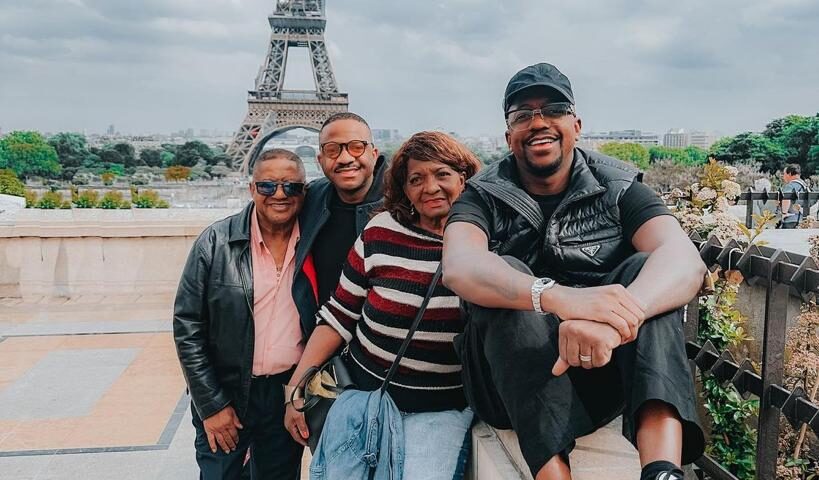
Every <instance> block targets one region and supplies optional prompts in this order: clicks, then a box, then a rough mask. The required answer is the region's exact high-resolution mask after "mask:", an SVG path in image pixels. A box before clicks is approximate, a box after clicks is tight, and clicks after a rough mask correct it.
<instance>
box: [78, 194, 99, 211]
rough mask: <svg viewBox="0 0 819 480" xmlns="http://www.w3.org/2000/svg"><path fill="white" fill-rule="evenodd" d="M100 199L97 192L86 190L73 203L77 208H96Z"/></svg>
mask: <svg viewBox="0 0 819 480" xmlns="http://www.w3.org/2000/svg"><path fill="white" fill-rule="evenodd" d="M99 198H100V194H99V192H97V191H96V190H85V191H83V192H80V193H78V194H77V195H76V197H75V198H74V200H73V203H74V206H75V207H77V208H96V207H97V204H98V203H99Z"/></svg>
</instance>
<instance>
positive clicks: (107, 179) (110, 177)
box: [100, 172, 117, 187]
mask: <svg viewBox="0 0 819 480" xmlns="http://www.w3.org/2000/svg"><path fill="white" fill-rule="evenodd" d="M100 178H102V183H103V185H106V186H109V187H110V186H111V185H113V184H114V179H116V178H117V176H116V174H114V172H105V173H103V174H102V175H100Z"/></svg>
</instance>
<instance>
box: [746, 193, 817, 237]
mask: <svg viewBox="0 0 819 480" xmlns="http://www.w3.org/2000/svg"><path fill="white" fill-rule="evenodd" d="M739 200H740V202H743V201H744V202H745V226H746V227H748V228H753V226H754V217H753V215H754V213H756V210H754V204H755V203H756V202H761V203H763V204H764V203H766V202H768V201H771V200H775V201H776V202H777V205H778V204H779V202H781V201H782V200H790V201H791V202H794V203H798V204H799V205H800V206H801V207H802V218H805V217H808V216H810V207H811V206H812V205H813V204H815V203H816V202H817V201H819V192H799V193H797V192H787V193H786V192H783V191H782V190H781V189H780V190H777V191H775V192H768V191H767V190H763V191H761V192H754V191H753V190H751V189H750V188H749V189H748V190H747V191H745V192H743V193H742V194H741V195H740V196H739ZM816 219H817V220H819V210H817V212H816Z"/></svg>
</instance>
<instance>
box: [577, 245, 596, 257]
mask: <svg viewBox="0 0 819 480" xmlns="http://www.w3.org/2000/svg"><path fill="white" fill-rule="evenodd" d="M580 250H583V253H585V254H586V255H588V256H590V257H593V256H595V255H597V252H599V251H600V245H589V246H588V247H583V248H581V249H580Z"/></svg>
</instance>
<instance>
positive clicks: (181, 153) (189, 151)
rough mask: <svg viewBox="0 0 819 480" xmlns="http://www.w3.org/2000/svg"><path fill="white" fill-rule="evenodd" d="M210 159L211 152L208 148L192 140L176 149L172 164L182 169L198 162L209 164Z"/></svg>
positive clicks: (211, 156)
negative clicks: (180, 166)
mask: <svg viewBox="0 0 819 480" xmlns="http://www.w3.org/2000/svg"><path fill="white" fill-rule="evenodd" d="M212 159H213V151H212V150H211V149H210V147H208V146H207V145H205V144H204V143H202V142H200V141H198V140H193V141H190V142H187V143H185V144H184V145H180V146H179V147H177V149H176V159H175V161H174V163H175V164H176V165H182V166H183V167H193V166H195V165H196V164H197V163H199V162H204V163H210V162H211V160H212Z"/></svg>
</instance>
